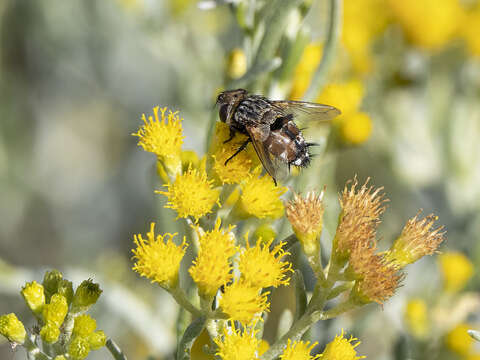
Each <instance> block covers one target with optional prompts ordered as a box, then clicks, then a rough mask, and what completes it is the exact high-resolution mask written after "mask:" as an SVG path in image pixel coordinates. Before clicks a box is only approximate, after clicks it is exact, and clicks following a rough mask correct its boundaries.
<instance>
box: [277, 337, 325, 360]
mask: <svg viewBox="0 0 480 360" xmlns="http://www.w3.org/2000/svg"><path fill="white" fill-rule="evenodd" d="M317 344H318V343H313V344H311V345H310V341H294V342H292V340H290V339H288V343H287V347H286V348H285V350H283V353H282V354H281V355H280V360H314V359H319V358H320V355H315V356H312V355H310V353H311V352H312V350H313V348H314V347H315V346H317Z"/></svg>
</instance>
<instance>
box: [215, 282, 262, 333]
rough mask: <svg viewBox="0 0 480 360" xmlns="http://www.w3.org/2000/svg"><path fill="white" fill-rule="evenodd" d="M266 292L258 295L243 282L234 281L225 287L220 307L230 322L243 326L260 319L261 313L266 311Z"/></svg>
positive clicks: (255, 290)
mask: <svg viewBox="0 0 480 360" xmlns="http://www.w3.org/2000/svg"><path fill="white" fill-rule="evenodd" d="M267 295H268V292H265V293H263V294H261V293H260V289H259V288H254V287H252V286H251V285H250V284H248V283H246V282H245V281H236V282H234V283H233V284H232V285H229V286H227V287H225V292H224V293H223V294H222V298H221V299H220V307H221V308H222V310H223V312H224V313H225V314H227V315H228V318H229V319H230V320H234V321H239V322H241V323H242V324H243V325H246V324H249V323H251V322H252V320H254V319H256V318H260V316H261V313H262V312H264V311H268V309H269V303H268V299H267Z"/></svg>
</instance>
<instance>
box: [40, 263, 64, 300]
mask: <svg viewBox="0 0 480 360" xmlns="http://www.w3.org/2000/svg"><path fill="white" fill-rule="evenodd" d="M62 279H63V275H62V273H61V272H60V271H58V270H51V271H47V272H46V273H45V276H44V277H43V283H42V284H43V288H44V292H45V300H46V302H47V303H49V302H50V298H51V297H52V295H53V294H56V293H57V291H58V283H59V282H60V281H61V280H62Z"/></svg>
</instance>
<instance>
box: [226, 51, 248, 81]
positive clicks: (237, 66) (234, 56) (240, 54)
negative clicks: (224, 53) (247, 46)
mask: <svg viewBox="0 0 480 360" xmlns="http://www.w3.org/2000/svg"><path fill="white" fill-rule="evenodd" d="M246 72H247V56H246V55H245V52H244V51H243V50H242V49H240V48H235V49H233V50H232V51H231V52H230V54H229V55H228V60H227V75H228V76H229V77H230V78H232V79H238V78H240V77H242V76H243V75H244V74H245V73H246Z"/></svg>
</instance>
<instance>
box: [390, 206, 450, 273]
mask: <svg viewBox="0 0 480 360" xmlns="http://www.w3.org/2000/svg"><path fill="white" fill-rule="evenodd" d="M437 219H438V217H436V216H435V215H433V214H430V215H428V216H427V217H425V218H423V219H420V214H417V215H416V216H414V217H413V218H411V219H409V220H408V221H407V224H406V225H405V227H404V228H403V230H402V233H401V234H400V236H399V237H398V239H397V240H395V242H394V243H393V246H392V248H391V249H390V250H389V251H388V252H387V253H386V257H387V258H388V259H389V260H391V261H393V262H394V263H395V264H397V265H398V266H399V267H405V266H407V265H408V264H411V263H414V262H415V261H417V260H418V259H420V258H421V257H423V256H425V255H432V254H433V253H435V251H436V250H437V248H438V246H439V245H440V243H441V242H442V241H443V239H444V234H445V233H444V232H443V231H442V230H443V227H437V228H436V229H433V228H432V227H433V224H434V223H435V221H436V220H437Z"/></svg>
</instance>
